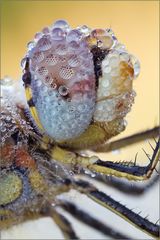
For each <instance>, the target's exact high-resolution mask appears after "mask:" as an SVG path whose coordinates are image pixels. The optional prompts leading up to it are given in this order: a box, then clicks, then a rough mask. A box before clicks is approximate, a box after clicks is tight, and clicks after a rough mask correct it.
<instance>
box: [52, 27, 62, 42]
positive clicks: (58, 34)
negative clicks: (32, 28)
mask: <svg viewBox="0 0 160 240" xmlns="http://www.w3.org/2000/svg"><path fill="white" fill-rule="evenodd" d="M52 38H53V40H63V39H64V38H65V33H64V31H63V30H62V29H61V28H53V30H52Z"/></svg>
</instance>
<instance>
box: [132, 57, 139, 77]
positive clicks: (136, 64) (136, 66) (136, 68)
mask: <svg viewBox="0 0 160 240" xmlns="http://www.w3.org/2000/svg"><path fill="white" fill-rule="evenodd" d="M130 61H131V63H132V65H133V69H134V78H137V77H138V75H139V73H140V62H139V61H138V59H137V58H136V57H135V56H133V55H130Z"/></svg>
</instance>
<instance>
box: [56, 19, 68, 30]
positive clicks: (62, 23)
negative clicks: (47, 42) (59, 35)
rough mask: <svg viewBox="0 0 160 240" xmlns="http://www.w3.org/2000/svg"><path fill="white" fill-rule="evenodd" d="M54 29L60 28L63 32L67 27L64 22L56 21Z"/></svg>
mask: <svg viewBox="0 0 160 240" xmlns="http://www.w3.org/2000/svg"><path fill="white" fill-rule="evenodd" d="M53 27H54V28H62V29H64V30H69V28H70V27H69V25H68V23H67V22H66V21H65V20H58V21H56V22H55V23H54V24H53Z"/></svg>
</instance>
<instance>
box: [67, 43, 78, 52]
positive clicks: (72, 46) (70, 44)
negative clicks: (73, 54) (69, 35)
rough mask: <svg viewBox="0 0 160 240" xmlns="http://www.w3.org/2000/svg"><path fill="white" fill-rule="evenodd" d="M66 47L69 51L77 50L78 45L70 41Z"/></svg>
mask: <svg viewBox="0 0 160 240" xmlns="http://www.w3.org/2000/svg"><path fill="white" fill-rule="evenodd" d="M68 47H69V48H70V49H72V50H74V49H78V48H79V44H78V43H77V42H76V41H71V42H69V44H68Z"/></svg>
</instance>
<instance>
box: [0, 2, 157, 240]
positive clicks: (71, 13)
mask: <svg viewBox="0 0 160 240" xmlns="http://www.w3.org/2000/svg"><path fill="white" fill-rule="evenodd" d="M57 19H65V20H67V21H68V23H69V24H70V26H72V27H73V28H74V27H77V26H80V25H87V26H88V27H91V28H108V27H111V28H112V30H113V31H114V32H115V35H116V36H117V38H118V40H119V41H120V42H121V43H123V44H125V45H126V46H127V49H128V50H129V52H130V53H132V54H134V55H135V56H136V57H137V58H138V59H139V60H140V63H141V73H140V75H139V77H138V79H137V80H135V82H134V89H135V91H136V93H137V97H136V99H135V104H134V106H133V107H132V111H131V112H130V113H129V114H128V115H127V121H128V126H127V129H126V131H125V132H123V133H122V134H120V136H118V137H117V138H122V137H124V136H127V135H130V134H132V133H135V132H139V131H142V130H146V129H149V128H152V127H154V126H155V125H158V123H159V119H158V116H159V101H158V100H159V81H158V80H159V2H158V1H14V0H13V1H5V0H2V1H1V78H3V77H4V76H6V75H8V76H10V77H11V78H13V79H14V80H19V79H20V78H21V74H22V73H21V71H22V69H21V67H20V61H21V59H22V58H23V57H24V55H25V53H26V45H27V43H28V42H29V41H31V40H32V39H33V38H34V34H35V33H36V32H39V31H41V30H42V28H43V27H45V26H49V25H52V24H53V23H54V21H56V20H57ZM142 147H143V148H145V150H146V151H150V149H149V147H148V143H147V142H144V143H142V144H137V145H136V144H135V145H134V146H131V147H129V148H126V149H124V150H123V149H122V150H121V151H120V152H114V153H111V154H100V156H101V158H103V159H110V160H133V159H134V157H135V154H136V153H137V152H138V153H139V154H138V160H137V161H138V162H139V163H140V164H145V163H146V162H147V159H146V156H145V155H144V153H143V151H142ZM157 189H158V188H157ZM157 191H158V190H154V196H155V197H154V200H155V201H156V202H155V203H154V206H153V205H152V206H150V203H148V204H149V205H148V206H150V210H148V211H149V212H150V214H151V215H153V218H155V219H156V217H157V218H158V215H157V214H158V210H155V206H156V207H157V208H158V192H157ZM152 194H153V193H152ZM113 195H114V193H113ZM118 196H119V193H118V195H117V198H118ZM152 196H153V195H151V196H150V197H146V198H145V199H146V200H145V199H142V206H143V205H144V204H143V203H144V200H145V201H149V199H153V198H152ZM78 198H79V197H78ZM75 199H76V196H75ZM147 199H148V200H147ZM131 200H133V199H131ZM75 201H76V200H75ZM85 201H86V200H85ZM85 201H84V205H85ZM127 201H129V200H127ZM122 202H123V201H122ZM131 202H133V201H131ZM90 204H91V203H90ZM156 204H157V205H156ZM138 206H139V203H138ZM147 209H149V207H147V208H146V210H145V211H146V213H147ZM140 210H141V209H140ZM98 211H100V210H98ZM102 213H103V210H102ZM102 217H104V216H102ZM113 218H114V217H113ZM50 224H51V223H50ZM30 225H32V224H30ZM35 226H39V225H35ZM35 226H34V229H36V227H35ZM40 226H41V225H40ZM48 226H50V225H49V223H48ZM30 227H31V226H30ZM37 228H38V229H39V230H38V231H39V232H41V231H42V228H41V227H37ZM48 228H49V227H48ZM16 229H17V228H16ZM25 229H26V226H25V227H24V228H22V227H20V228H18V230H16V234H17V235H15V236H16V239H18V238H19V236H20V238H22V237H23V235H24V236H26V230H25ZM29 229H31V230H27V232H28V231H29V234H30V235H28V237H29V236H31V239H32V238H33V236H37V235H34V234H33V232H34V229H33V227H31V228H29ZM40 229H41V230H40ZM10 231H11V230H10ZM48 231H49V230H48ZM55 231H56V230H55ZM36 232H37V231H36ZM82 232H83V231H82ZM84 232H85V231H84ZM92 233H93V232H92ZM5 234H9V233H7V231H5V232H3V234H2V237H4V238H5V236H6V238H7V237H8V236H9V237H8V239H10V238H12V237H13V238H14V234H13V231H12V232H11V235H5ZM35 234H36V233H35ZM41 234H42V233H41ZM41 234H40V235H41ZM85 234H86V232H85ZM40 235H38V236H40ZM93 235H94V234H93ZM38 236H37V237H38ZM41 236H44V235H41ZM45 236H46V235H45ZM51 236H53V235H51ZM86 236H87V235H86ZM94 236H96V235H94ZM26 238H27V237H26ZM42 238H43V237H42ZM141 239H142V238H141ZM145 239H147V238H145Z"/></svg>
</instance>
